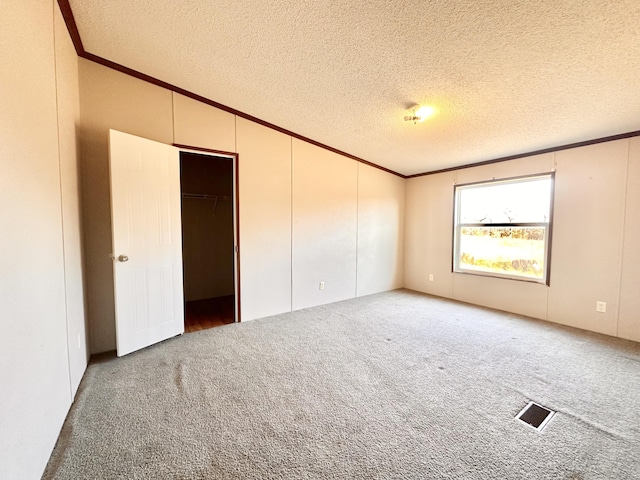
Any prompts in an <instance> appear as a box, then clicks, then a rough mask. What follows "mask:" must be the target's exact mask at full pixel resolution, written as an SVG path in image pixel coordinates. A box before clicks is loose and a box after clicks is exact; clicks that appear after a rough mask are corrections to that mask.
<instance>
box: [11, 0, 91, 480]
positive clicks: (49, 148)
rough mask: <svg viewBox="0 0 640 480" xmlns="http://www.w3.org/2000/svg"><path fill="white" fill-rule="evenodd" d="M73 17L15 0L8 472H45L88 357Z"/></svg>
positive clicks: (44, 4)
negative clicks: (67, 21) (66, 24)
mask: <svg viewBox="0 0 640 480" xmlns="http://www.w3.org/2000/svg"><path fill="white" fill-rule="evenodd" d="M62 25H63V23H62V19H61V14H60V11H59V10H58V7H57V4H56V3H54V2H53V1H32V0H19V1H18V0H9V1H8V2H5V3H4V4H3V15H2V18H1V19H0V45H2V48H0V63H1V64H2V67H3V68H2V69H1V70H0V90H1V91H2V92H4V95H2V100H0V102H1V103H0V151H1V152H2V172H3V174H2V175H0V202H1V203H2V209H0V225H1V228H0V239H1V244H2V247H3V252H4V255H2V257H1V259H0V271H1V272H2V275H1V276H0V304H1V305H2V309H1V311H2V313H1V315H2V320H3V322H2V324H3V326H4V328H5V331H4V335H3V336H2V340H0V352H1V353H0V355H2V359H3V361H2V362H0V385H2V395H0V411H2V415H0V432H2V434H1V435H0V472H2V473H1V476H2V478H8V479H9V478H20V479H37V478H40V476H41V474H42V471H43V470H44V467H45V465H46V463H47V460H48V459H49V455H50V453H51V450H52V448H53V446H54V444H55V441H56V439H57V436H58V433H59V430H60V427H61V425H62V422H63V421H64V418H65V416H66V413H67V411H68V409H69V406H70V404H71V401H72V398H73V395H74V393H75V391H76V389H77V386H78V382H79V380H80V377H81V376H82V373H83V372H84V369H85V367H86V361H87V358H86V337H85V333H84V332H85V329H84V306H83V288H82V270H81V249H80V225H79V213H78V184H77V158H76V149H75V145H76V135H75V127H76V122H77V118H78V90H77V83H78V79H77V75H78V73H77V68H76V64H75V58H76V57H75V53H74V51H73V49H72V46H71V43H70V41H69V38H68V35H67V32H66V30H65V29H64V28H62ZM58 129H59V133H58ZM71 339H73V342H71Z"/></svg>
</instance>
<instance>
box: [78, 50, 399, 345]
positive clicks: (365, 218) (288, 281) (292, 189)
mask: <svg viewBox="0 0 640 480" xmlns="http://www.w3.org/2000/svg"><path fill="white" fill-rule="evenodd" d="M80 102H81V103H80V105H81V125H82V135H81V148H82V152H81V153H82V158H83V166H84V168H83V182H84V185H86V186H87V188H86V189H85V190H84V191H85V196H84V204H83V206H84V215H85V224H86V227H85V236H86V255H87V261H86V269H87V291H88V308H89V318H90V324H91V330H90V331H91V338H92V352H94V353H97V352H101V351H106V350H111V349H113V348H114V347H115V321H114V311H113V274H112V266H111V260H110V258H109V254H110V253H111V222H110V206H109V202H110V199H109V175H108V170H109V169H108V145H107V131H108V129H109V128H113V129H116V130H121V131H124V132H126V133H131V134H134V135H138V136H141V137H145V138H150V139H152V140H157V141H160V142H163V143H172V142H173V143H178V144H184V145H189V146H193V147H204V148H210V149H213V150H219V151H224V152H236V153H238V155H239V159H238V178H239V203H240V207H239V224H240V242H239V243H240V282H241V305H240V307H241V315H242V320H245V321H246V320H252V319H255V318H261V317H265V316H269V315H274V314H277V313H283V312H288V311H291V310H292V309H297V308H303V307H307V306H310V305H318V304H322V303H329V302H332V301H336V300H342V299H346V298H353V297H354V296H356V294H358V295H363V294H367V293H373V292H376V291H383V290H388V289H391V288H398V287H400V286H401V285H402V263H403V262H402V248H401V245H402V235H403V202H404V180H403V179H401V178H398V177H396V176H394V175H391V174H388V173H385V172H382V171H380V170H377V169H373V168H371V167H368V166H365V165H360V164H359V163H357V162H355V161H353V160H350V159H347V158H345V157H342V156H340V155H337V154H334V153H331V152H328V151H327V150H324V149H321V148H318V147H315V146H313V145H311V144H308V143H306V142H303V141H300V140H297V139H292V138H291V137H290V136H288V135H285V134H282V133H279V132H277V131H274V130H272V129H269V128H267V127H264V126H262V125H259V124H256V123H253V122H251V121H248V120H245V119H243V118H236V117H235V116H234V115H231V114H229V113H227V112H224V111H220V110H218V109H216V108H214V107H211V106H208V105H205V104H202V103H200V102H197V101H194V100H192V99H190V98H187V97H184V96H182V95H178V94H175V93H172V92H170V91H168V90H164V89H162V88H159V87H157V86H154V85H152V84H148V83H145V82H143V81H141V80H138V79H135V78H132V77H129V76H126V75H124V74H122V73H119V72H116V71H114V70H110V69H108V68H106V67H104V66H101V65H98V64H95V63H92V62H89V61H86V60H80ZM360 190H361V194H359V191H360ZM376 191H378V195H379V198H376ZM359 203H361V204H362V209H361V210H359ZM358 255H361V256H360V257H358ZM358 258H360V260H358ZM357 278H361V280H362V283H361V288H358V289H356V285H357ZM320 281H324V282H325V290H323V291H320V290H319V288H318V284H319V282H320Z"/></svg>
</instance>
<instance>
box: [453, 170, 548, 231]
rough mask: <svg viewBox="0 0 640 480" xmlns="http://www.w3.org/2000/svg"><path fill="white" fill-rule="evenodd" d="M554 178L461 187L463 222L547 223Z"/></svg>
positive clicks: (461, 219) (461, 215) (461, 216)
mask: <svg viewBox="0 0 640 480" xmlns="http://www.w3.org/2000/svg"><path fill="white" fill-rule="evenodd" d="M550 193H551V179H550V178H549V177H545V178H535V179H532V180H524V181H518V182H510V183H502V184H501V183H492V184H487V185H483V184H481V185H474V186H471V187H461V188H460V218H459V222H460V223H546V222H548V221H549V202H550V199H551V194H550Z"/></svg>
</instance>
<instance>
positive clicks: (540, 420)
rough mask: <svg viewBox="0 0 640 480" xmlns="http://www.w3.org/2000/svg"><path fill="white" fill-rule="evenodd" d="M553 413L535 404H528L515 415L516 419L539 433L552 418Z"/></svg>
mask: <svg viewBox="0 0 640 480" xmlns="http://www.w3.org/2000/svg"><path fill="white" fill-rule="evenodd" d="M555 413H556V412H554V411H553V410H549V409H548V408H546V407H543V406H542V405H538V404H537V403H535V402H529V403H528V404H527V406H526V407H524V408H523V409H522V410H521V411H520V413H519V414H518V415H516V419H517V420H520V421H521V422H522V423H524V424H525V425H527V426H529V427H531V428H533V429H535V430H537V431H539V432H541V431H542V429H543V428H544V427H546V426H547V424H548V423H549V421H550V420H551V419H552V418H553V416H554V415H555Z"/></svg>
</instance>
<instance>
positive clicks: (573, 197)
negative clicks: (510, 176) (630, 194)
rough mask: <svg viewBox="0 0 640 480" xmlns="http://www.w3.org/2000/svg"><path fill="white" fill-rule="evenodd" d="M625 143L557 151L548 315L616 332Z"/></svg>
mask: <svg viewBox="0 0 640 480" xmlns="http://www.w3.org/2000/svg"><path fill="white" fill-rule="evenodd" d="M628 142H629V141H628V140H619V141H615V142H607V143H601V144H597V145H591V146H588V147H582V148H575V149H571V150H564V151H561V152H557V153H556V163H557V171H556V180H555V204H554V205H555V206H554V219H553V221H554V225H553V244H552V250H551V285H550V288H549V306H548V317H547V318H548V320H551V321H553V322H557V323H562V324H565V325H571V326H573V327H578V328H584V329H586V330H591V331H594V332H601V333H606V334H609V335H615V334H616V331H617V320H618V299H619V293H620V290H619V288H620V273H621V266H622V265H621V262H622V231H623V221H624V201H625V184H626V173H627V157H628ZM596 301H604V302H607V312H606V313H598V312H596Z"/></svg>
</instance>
